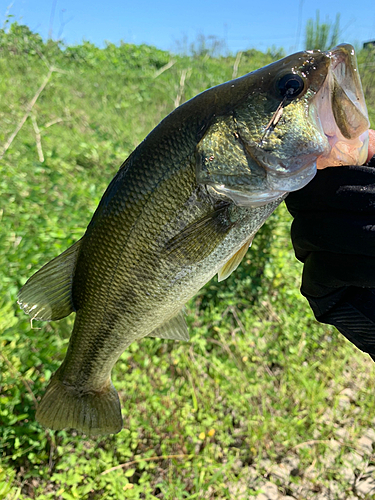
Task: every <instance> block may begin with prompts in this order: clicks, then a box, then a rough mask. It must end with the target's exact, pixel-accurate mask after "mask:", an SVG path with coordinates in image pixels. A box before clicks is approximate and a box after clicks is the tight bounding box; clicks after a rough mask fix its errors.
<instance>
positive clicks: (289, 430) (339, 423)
mask: <svg viewBox="0 0 375 500" xmlns="http://www.w3.org/2000/svg"><path fill="white" fill-rule="evenodd" d="M274 57H275V54H272V53H268V54H264V53H261V52H258V51H256V50H249V51H247V52H243V53H242V55H241V57H238V56H237V57H231V56H228V57H221V56H216V57H212V55H210V54H209V53H207V52H205V53H204V54H203V55H202V54H199V53H195V54H194V55H193V56H191V57H189V56H177V55H173V56H172V55H171V54H169V53H168V52H164V51H161V50H158V49H156V48H154V47H149V46H146V45H142V46H135V45H129V44H125V43H122V44H120V45H119V46H115V45H113V44H108V45H107V46H106V47H105V48H104V49H98V48H97V47H95V46H94V45H92V44H91V43H89V42H83V43H82V44H81V45H77V46H72V47H62V46H61V45H59V44H58V43H55V42H52V41H47V42H43V40H42V39H41V38H40V37H39V36H38V35H36V34H34V33H31V32H30V31H29V30H28V28H26V27H25V26H20V25H17V24H16V23H14V24H12V25H11V26H9V27H8V29H7V31H4V30H2V31H0V73H1V75H2V79H1V80H0V121H1V123H2V127H1V129H0V145H1V149H0V156H1V157H2V160H1V177H0V193H1V200H2V203H1V207H0V219H1V225H0V275H1V280H0V499H2V498H6V499H8V500H16V499H19V500H26V499H34V498H36V499H38V500H47V499H64V500H73V499H81V500H99V499H100V500H110V499H113V500H115V499H123V498H132V499H147V500H151V499H157V498H163V499H170V500H172V499H173V500H174V499H201V498H207V499H211V498H212V499H213V498H218V499H229V498H237V497H238V495H237V493H236V491H238V490H237V489H236V488H237V487H239V486H238V485H242V484H246V485H247V486H246V495H247V496H246V497H245V498H248V496H252V495H256V494H257V492H258V491H260V489H261V483H260V479H259V478H264V477H268V474H269V470H268V465H267V463H268V462H267V460H271V461H272V463H275V464H277V463H280V462H281V461H282V459H283V457H285V456H286V455H288V456H290V455H291V456H292V457H294V459H296V460H298V463H299V468H300V470H306V469H308V468H309V467H311V466H312V467H315V468H316V469H317V470H318V471H319V474H320V476H319V480H317V484H326V483H329V481H331V480H332V478H335V477H337V474H338V471H339V470H340V468H341V466H342V462H343V457H344V456H345V454H346V453H347V452H348V451H350V449H351V446H353V442H354V440H355V439H356V438H357V437H358V436H360V435H361V432H362V430H363V429H364V428H368V427H372V426H373V413H372V410H373V394H374V388H375V387H374V385H375V377H374V375H375V372H374V369H373V368H372V364H371V362H370V360H369V359H367V357H366V356H365V355H363V354H362V353H360V352H358V351H356V350H355V348H354V347H353V346H352V345H351V344H349V343H348V342H347V341H346V340H345V339H344V338H343V337H341V336H340V335H338V334H337V332H336V331H335V330H334V329H333V328H330V327H327V326H324V325H320V324H318V323H317V322H315V321H314V319H313V316H312V313H311V311H310V309H309V307H308V305H307V304H306V302H305V300H304V299H303V298H302V297H301V296H300V293H299V283H300V273H301V266H300V264H299V263H298V262H297V261H296V260H295V258H294V255H293V251H292V248H291V244H290V241H289V225H290V217H289V215H288V213H287V212H286V209H285V207H284V206H281V207H280V209H279V210H278V211H277V212H276V213H275V214H274V215H273V216H272V217H271V218H270V220H269V221H268V222H267V224H266V225H265V226H264V228H263V229H262V230H261V231H260V232H259V233H258V235H257V237H256V238H255V241H254V244H253V246H252V248H251V250H250V251H249V253H248V255H247V258H246V259H245V262H244V263H243V264H242V266H241V267H240V268H239V269H238V270H237V272H236V273H235V274H234V275H232V276H231V277H230V278H229V279H228V280H227V281H226V282H224V283H220V284H218V283H217V281H216V279H214V280H212V282H210V283H208V284H207V286H206V287H205V288H204V289H203V290H202V291H201V293H200V294H199V295H198V296H197V297H196V298H195V299H193V300H192V301H191V302H190V303H189V304H188V306H187V319H188V323H189V328H190V331H191V342H190V343H177V342H173V341H162V340H160V339H145V340H142V341H140V342H138V343H134V344H132V345H131V347H130V348H129V349H128V350H127V351H126V352H125V353H124V354H123V355H122V356H121V358H120V360H119V362H118V363H117V365H116V367H115V370H114V384H115V386H116V388H117V389H118V390H119V393H120V399H121V402H122V408H123V416H124V429H123V431H122V432H121V433H120V434H118V435H116V436H110V437H107V438H103V439H101V438H96V439H92V440H88V439H86V438H85V437H84V436H81V435H77V433H76V432H74V431H61V432H52V431H48V430H45V429H43V428H42V427H41V426H40V425H39V424H38V423H37V422H36V421H35V409H36V406H37V404H38V401H40V398H41V396H42V394H43V392H44V389H45V387H46V384H47V381H48V379H49V378H50V376H51V374H52V373H53V372H54V371H55V370H56V368H57V367H58V366H59V364H60V362H61V360H62V359H63V357H64V353H65V350H66V347H67V342H68V337H69V334H70V331H71V328H72V321H73V319H72V318H71V317H69V318H66V319H64V320H62V321H59V322H58V323H56V322H51V323H48V324H46V323H39V324H37V323H34V324H32V325H30V322H29V319H28V317H26V316H25V315H24V314H23V313H22V312H21V311H20V310H19V308H18V307H17V304H16V295H17V291H18V290H19V288H20V287H21V286H22V285H23V284H24V282H25V281H26V279H27V278H28V277H30V276H31V275H32V273H33V272H35V271H36V270H37V269H38V268H39V267H40V266H41V265H42V264H43V263H45V262H47V261H48V260H50V259H51V258H53V257H54V256H56V255H58V254H59V253H60V252H62V251H63V250H64V249H66V248H67V247H68V246H69V245H70V244H72V243H73V242H74V241H76V240H77V239H78V238H79V237H80V236H81V235H82V233H83V232H84V229H85V227H86V225H87V223H88V221H89V220H90V218H91V215H92V213H93V211H94V209H95V208H96V205H97V204H98V202H99V200H100V198H101V195H102V193H103V191H104V189H105V187H106V186H107V185H108V183H109V181H110V180H111V178H112V177H113V175H114V174H115V172H116V171H117V169H118V167H119V166H120V164H121V163H122V161H123V160H124V159H125V158H126V157H127V155H128V154H129V153H130V152H131V151H132V150H133V149H134V147H135V146H136V145H137V144H138V143H139V142H140V141H141V140H142V139H143V138H144V137H145V135H146V134H147V133H148V132H149V131H150V130H151V129H152V128H153V127H154V126H155V125H156V124H157V123H158V122H159V121H160V120H161V119H162V118H163V117H164V116H165V115H166V114H167V113H169V112H170V111H171V110H172V109H173V108H174V106H176V105H178V104H180V103H181V102H183V101H184V100H186V99H189V98H190V97H192V96H194V95H195V94H197V93H198V92H200V91H202V90H203V89H205V88H208V87H210V86H213V85H216V84H219V83H221V82H223V81H226V80H229V79H231V78H232V76H233V74H234V73H235V72H236V74H237V72H238V75H240V74H244V73H247V72H249V71H251V70H253V69H255V68H258V67H260V66H263V65H265V64H267V63H269V62H271V61H272V60H273V59H274ZM359 60H360V63H361V64H363V67H362V70H363V78H364V81H365V82H367V81H368V82H369V83H365V88H367V87H366V85H368V87H369V89H371V82H370V79H371V78H373V76H371V75H372V72H371V66H372V67H373V65H374V61H375V56H374V53H373V52H371V53H370V52H366V53H360V54H359ZM371 99H372V100H371V101H369V105H370V109H371V117H372V120H373V124H374V118H375V115H374V110H375V99H374V94H371ZM15 132H16V133H15ZM347 389H351V390H352V392H353V394H354V396H353V397H352V399H351V400H350V402H349V404H348V405H342V404H341V402H342V393H343V391H344V390H347ZM343 426H345V428H346V431H347V434H346V435H345V438H342V446H341V447H340V449H339V450H337V451H336V453H335V454H334V458H333V461H332V463H331V465H330V467H329V468H327V467H326V465H325V464H324V462H323V457H325V456H326V454H327V453H328V452H329V450H330V442H331V441H330V440H331V439H333V437H334V436H335V435H336V433H337V432H338V430H339V429H340V428H341V427H343ZM312 464H313V465H312ZM250 470H251V471H253V470H255V471H256V473H257V476H256V477H255V478H252V476H251V477H250V476H249V471H250ZM335 475H336V476H335ZM294 476H295V477H293V478H292V483H293V484H297V483H298V481H299V476H298V474H297V475H296V474H294ZM292 483H291V484H292ZM280 488H281V489H282V491H284V494H286V493H287V492H288V490H287V489H285V487H284V486H283V485H280ZM342 488H344V489H345V488H346V486H345V485H344V486H342ZM347 488H348V496H349V492H350V489H349V486H347ZM345 491H346V490H345ZM332 498H333V497H332Z"/></svg>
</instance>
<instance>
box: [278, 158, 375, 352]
mask: <svg viewBox="0 0 375 500" xmlns="http://www.w3.org/2000/svg"><path fill="white" fill-rule="evenodd" d="M374 167H375V157H374V158H373V159H372V160H371V162H370V163H369V165H367V166H361V167H359V166H351V167H334V168H327V169H324V170H321V171H318V173H317V175H316V177H315V178H314V179H313V180H312V181H311V182H310V183H309V184H308V185H307V186H306V187H305V188H303V189H301V190H300V191H296V192H294V193H290V194H289V195H288V197H287V199H286V204H287V207H288V210H289V212H290V213H291V214H292V216H293V217H294V221H293V224H292V229H291V236H292V242H293V246H294V250H295V254H296V257H297V258H298V259H299V260H300V261H301V262H303V263H304V268H303V275H302V286H301V292H302V294H303V295H304V296H305V297H306V298H307V299H308V301H309V303H310V306H311V308H312V310H313V312H314V314H315V317H316V319H317V320H318V321H320V322H322V323H328V324H331V325H334V326H335V327H336V328H337V329H338V330H339V331H340V332H341V333H342V334H343V335H345V336H346V337H347V338H348V339H349V340H350V341H351V342H352V343H353V344H355V345H356V346H357V347H358V348H359V349H361V350H362V351H364V352H367V353H369V354H370V355H371V357H372V358H373V359H374V360H375V168H374Z"/></svg>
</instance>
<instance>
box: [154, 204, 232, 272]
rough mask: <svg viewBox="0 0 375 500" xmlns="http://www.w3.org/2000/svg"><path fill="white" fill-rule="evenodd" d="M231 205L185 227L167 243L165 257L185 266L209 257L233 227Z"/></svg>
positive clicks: (220, 208)
mask: <svg viewBox="0 0 375 500" xmlns="http://www.w3.org/2000/svg"><path fill="white" fill-rule="evenodd" d="M229 205H230V204H229V203H222V204H220V205H219V206H218V207H217V208H216V209H215V210H214V211H213V212H211V213H210V214H209V215H207V216H205V217H203V218H202V219H200V220H198V221H196V222H193V223H192V224H190V225H188V226H187V227H185V228H184V229H183V230H182V231H181V232H180V233H178V234H177V235H176V236H174V237H173V238H172V239H171V240H169V241H168V242H167V244H166V246H165V249H164V255H163V257H164V258H169V259H174V260H176V261H177V262H179V263H180V264H185V265H189V264H194V263H196V262H200V261H202V260H203V259H205V258H206V257H208V256H209V255H210V254H211V253H212V252H213V251H214V250H215V248H216V247H217V246H218V244H219V243H221V241H222V240H223V239H224V238H225V236H226V234H227V233H228V231H229V230H230V229H231V227H232V226H233V223H232V222H231V221H230V218H229V213H228V211H229V210H228V209H229Z"/></svg>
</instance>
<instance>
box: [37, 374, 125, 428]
mask: <svg viewBox="0 0 375 500" xmlns="http://www.w3.org/2000/svg"><path fill="white" fill-rule="evenodd" d="M36 419H37V420H38V422H39V423H40V424H42V425H43V426H44V427H47V428H49V429H54V430H62V429H68V428H72V429H76V430H78V431H80V432H82V433H84V434H86V435H87V436H89V437H90V436H97V435H100V434H117V433H118V432H120V431H121V429H122V416H121V406H120V401H119V397H118V394H117V391H116V389H115V388H114V387H113V385H112V382H111V380H110V378H109V379H108V384H106V386H105V387H104V388H103V389H102V390H101V391H89V392H82V391H79V390H77V389H76V388H75V387H73V386H69V385H67V384H65V383H64V382H62V381H61V380H59V377H58V372H56V373H55V375H54V376H53V378H52V380H51V381H50V383H49V386H48V387H47V391H46V393H45V395H44V396H43V398H42V401H41V402H40V405H39V407H38V409H37V412H36Z"/></svg>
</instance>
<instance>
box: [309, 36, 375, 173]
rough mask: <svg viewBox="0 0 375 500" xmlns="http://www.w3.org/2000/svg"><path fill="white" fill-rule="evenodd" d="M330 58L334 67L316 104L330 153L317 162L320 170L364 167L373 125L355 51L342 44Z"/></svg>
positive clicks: (331, 67) (331, 66) (331, 53)
mask: <svg viewBox="0 0 375 500" xmlns="http://www.w3.org/2000/svg"><path fill="white" fill-rule="evenodd" d="M326 55H327V56H328V57H329V58H330V60H331V64H330V67H329V70H328V73H327V78H326V80H325V82H324V84H323V86H322V88H321V89H320V90H319V92H318V93H317V94H316V96H315V98H314V103H313V104H315V109H316V114H317V117H318V118H319V120H320V124H321V127H322V130H323V133H324V134H325V136H326V137H327V140H328V143H329V145H330V149H329V150H328V151H327V152H326V153H325V154H323V155H321V156H320V157H319V158H318V159H317V162H316V163H317V168H318V169H323V168H326V167H332V166H339V165H363V164H364V163H365V162H366V159H367V154H368V144H369V133H368V129H369V127H370V123H369V120H368V113H367V107H366V103H365V98H364V95H363V90H362V85H361V80H360V77H359V73H358V67H357V61H356V57H355V51H354V48H353V47H352V45H349V44H341V45H338V46H337V47H335V48H334V49H332V50H330V51H328V52H326Z"/></svg>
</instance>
